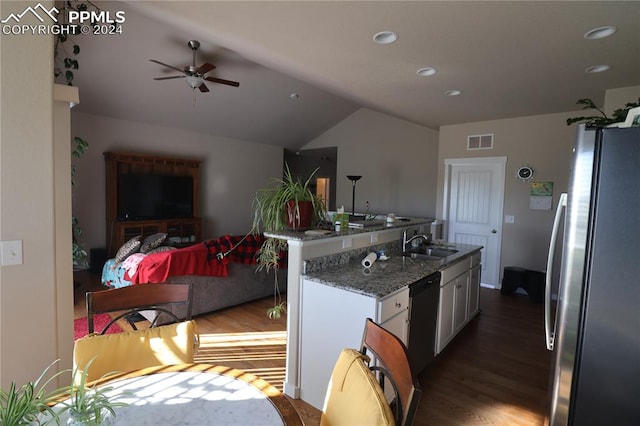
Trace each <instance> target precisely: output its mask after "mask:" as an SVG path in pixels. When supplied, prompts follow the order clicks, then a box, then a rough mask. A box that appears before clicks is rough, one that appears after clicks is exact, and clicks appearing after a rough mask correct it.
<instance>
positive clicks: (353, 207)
mask: <svg viewBox="0 0 640 426" xmlns="http://www.w3.org/2000/svg"><path fill="white" fill-rule="evenodd" d="M361 178H362V176H354V175H347V179H349V180H350V181H351V182H352V183H353V189H352V195H351V214H352V215H353V216H355V215H356V182H357V181H359V180H360V179H361Z"/></svg>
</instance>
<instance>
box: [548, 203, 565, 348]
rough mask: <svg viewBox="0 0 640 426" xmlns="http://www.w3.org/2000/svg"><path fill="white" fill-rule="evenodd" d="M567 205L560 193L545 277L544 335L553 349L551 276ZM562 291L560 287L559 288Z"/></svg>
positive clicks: (549, 346)
mask: <svg viewBox="0 0 640 426" xmlns="http://www.w3.org/2000/svg"><path fill="white" fill-rule="evenodd" d="M566 207H567V194H566V193H562V194H560V200H559V201H558V207H557V208H556V215H555V217H554V219H553V229H552V230H551V241H550V242H549V255H548V257H547V274H546V278H545V287H544V288H545V290H544V336H545V343H546V345H547V349H548V350H550V351H552V350H553V343H554V337H555V336H554V334H555V333H554V331H552V324H551V320H552V318H551V277H552V276H553V258H554V255H555V251H556V239H557V237H558V229H559V228H560V219H561V218H562V212H563V210H564V209H565V208H566ZM558 293H560V289H558Z"/></svg>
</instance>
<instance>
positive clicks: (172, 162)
mask: <svg viewBox="0 0 640 426" xmlns="http://www.w3.org/2000/svg"><path fill="white" fill-rule="evenodd" d="M104 161H105V176H106V209H107V213H106V230H107V254H108V256H110V257H111V256H113V255H115V253H116V251H118V248H120V247H121V246H122V245H123V244H124V243H125V242H127V241H128V240H130V239H131V238H133V237H135V236H136V235H142V236H143V238H144V237H147V236H149V235H151V234H154V233H156V232H165V233H167V234H168V237H167V239H168V240H170V241H171V242H173V243H174V245H176V246H180V245H189V244H193V243H194V242H196V241H200V240H201V235H200V226H201V219H200V218H199V217H197V216H198V212H199V211H200V210H199V199H200V197H199V178H200V161H198V160H188V159H183V158H174V157H160V156H154V155H143V154H131V153H123V152H105V153H104ZM126 174H146V175H169V176H189V177H191V178H192V181H193V188H192V189H193V206H192V211H193V213H194V214H193V217H177V218H167V219H158V220H126V219H125V218H122V217H118V179H119V178H120V177H121V176H123V175H126Z"/></svg>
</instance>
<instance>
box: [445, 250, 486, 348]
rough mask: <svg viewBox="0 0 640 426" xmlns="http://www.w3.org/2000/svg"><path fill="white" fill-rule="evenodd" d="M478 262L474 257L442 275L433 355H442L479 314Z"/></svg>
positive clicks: (455, 265) (466, 259)
mask: <svg viewBox="0 0 640 426" xmlns="http://www.w3.org/2000/svg"><path fill="white" fill-rule="evenodd" d="M479 259H480V254H479V253H477V254H474V255H472V256H470V257H468V258H465V259H462V260H461V261H460V262H458V263H455V264H453V265H450V266H448V267H447V268H445V269H443V270H442V271H441V272H442V279H441V282H440V303H439V308H438V325H437V328H436V329H437V334H436V354H439V353H440V352H442V350H443V349H444V348H445V346H447V344H448V343H449V342H450V341H451V340H452V339H453V338H454V336H455V335H456V334H458V332H460V330H462V329H463V328H464V326H465V325H467V323H468V322H469V320H470V319H471V318H473V316H475V315H476V314H477V312H478V302H479V286H480V264H479Z"/></svg>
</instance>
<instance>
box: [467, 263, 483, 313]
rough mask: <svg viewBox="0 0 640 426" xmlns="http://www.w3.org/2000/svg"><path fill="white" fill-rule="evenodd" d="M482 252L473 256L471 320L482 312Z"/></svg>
mask: <svg viewBox="0 0 640 426" xmlns="http://www.w3.org/2000/svg"><path fill="white" fill-rule="evenodd" d="M481 269H482V265H480V253H476V254H475V255H473V256H472V258H471V273H470V276H469V320H471V318H473V317H475V316H476V315H477V314H478V312H480V271H481Z"/></svg>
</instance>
